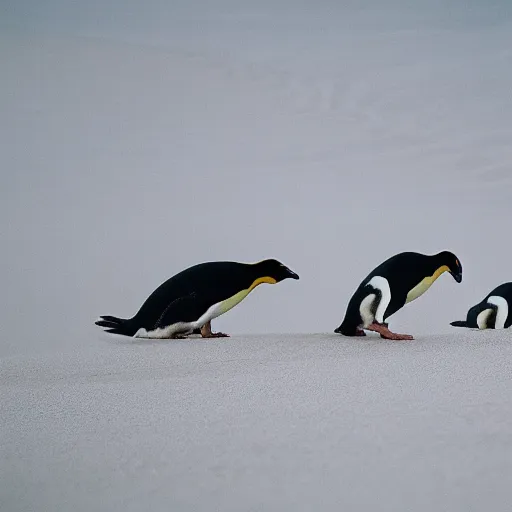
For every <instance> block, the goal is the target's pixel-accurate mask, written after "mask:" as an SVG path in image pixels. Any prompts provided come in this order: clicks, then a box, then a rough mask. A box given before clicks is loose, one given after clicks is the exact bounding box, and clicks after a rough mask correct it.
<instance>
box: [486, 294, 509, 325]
mask: <svg viewBox="0 0 512 512" xmlns="http://www.w3.org/2000/svg"><path fill="white" fill-rule="evenodd" d="M487 302H488V303H489V304H493V305H494V306H498V311H497V312H496V323H495V325H494V328H495V329H504V328H505V322H506V321H507V318H508V302H507V301H506V299H504V298H503V297H500V296H498V295H493V296H492V297H489V298H488V299H487Z"/></svg>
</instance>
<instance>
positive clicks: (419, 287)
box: [334, 251, 462, 340]
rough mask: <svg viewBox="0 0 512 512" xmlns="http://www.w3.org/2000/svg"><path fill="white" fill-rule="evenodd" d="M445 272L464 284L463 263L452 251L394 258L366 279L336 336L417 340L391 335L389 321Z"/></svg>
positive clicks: (381, 265)
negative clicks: (371, 335) (375, 335)
mask: <svg viewBox="0 0 512 512" xmlns="http://www.w3.org/2000/svg"><path fill="white" fill-rule="evenodd" d="M444 272H449V273H450V274H451V275H452V276H453V278H454V279H455V281H457V283H460V282H461V281H462V266H461V264H460V261H459V259H458V258H457V257H456V256H455V254H453V253H451V252H449V251H442V252H440V253H438V254H433V255H427V254H421V253H417V252H402V253H400V254H396V255H395V256H392V257H391V258H389V259H387V260H386V261H384V262H383V263H381V264H380V265H379V266H378V267H376V268H375V269H374V270H372V271H371V272H370V274H368V276H366V277H365V278H364V280H363V281H362V282H361V284H360V285H359V287H358V288H357V289H356V291H355V292H354V295H353V296H352V298H351V299H350V301H349V303H348V306H347V310H346V313H345V318H344V319H343V322H342V323H341V324H340V326H339V327H338V328H336V329H335V331H334V332H335V333H338V334H343V335H345V336H365V335H366V334H365V332H364V330H365V329H366V330H369V331H374V332H378V333H379V334H380V335H381V337H382V338H385V339H389V340H412V339H414V338H413V337H412V336H411V335H409V334H397V333H394V332H391V331H390V330H389V329H388V323H387V319H388V318H389V317H390V316H391V315H393V314H394V313H396V312H397V311H398V310H399V309H401V308H402V307H403V306H405V304H407V303H409V302H411V301H413V300H415V299H417V298H418V297H420V296H421V295H423V294H424V293H425V292H426V291H427V290H428V289H429V288H430V286H431V285H432V284H433V283H434V281H436V279H437V278H438V277H439V276H440V275H441V274H443V273H444Z"/></svg>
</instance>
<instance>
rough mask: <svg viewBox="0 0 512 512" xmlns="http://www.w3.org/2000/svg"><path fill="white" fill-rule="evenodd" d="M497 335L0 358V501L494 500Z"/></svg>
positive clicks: (12, 505)
mask: <svg viewBox="0 0 512 512" xmlns="http://www.w3.org/2000/svg"><path fill="white" fill-rule="evenodd" d="M511 361H512V343H510V335H509V334H507V335H505V334H504V333H503V332H501V333H500V332H489V333H474V332H472V331H468V334H467V336H465V337H463V336H455V335H454V336H437V337H426V338H419V339H417V340H415V341H414V342H408V343H407V342H405V343H390V342H384V341H381V340H380V338H378V337H373V336H372V337H367V338H366V339H364V340H349V339H347V338H341V337H338V336H336V335H334V334H333V335H329V334H324V335H322V334H317V335H309V336H306V335H297V336H293V335H283V336H278V335H274V336H272V335H268V336H243V337H234V338H232V339H228V340H216V341H202V340H191V341H188V342H185V341H184V342H181V341H179V342H176V341H168V342H167V341H163V342H154V343H152V342H151V343H147V342H133V341H131V342H130V341H128V342H127V341H124V340H121V339H120V338H115V339H112V340H111V341H107V339H106V336H105V339H102V340H99V341H98V342H96V343H94V342H93V343H92V345H91V347H90V350H82V351H79V352H75V353H69V352H68V353H56V354H54V355H51V356H47V357H37V358H35V357H34V358H30V357H20V358H16V357H15V358H9V359H4V360H2V363H1V364H2V367H1V381H0V382H1V396H2V416H1V423H0V425H1V428H2V437H1V441H0V443H1V444H0V447H1V452H2V454H3V457H2V464H1V465H0V481H1V482H2V484H1V485H2V493H1V495H2V498H1V504H2V506H1V507H0V508H1V509H2V510H6V511H10V512H17V511H28V510H74V511H82V510H83V511H88V510H97V511H111V510H126V511H134V512H135V511H140V510H162V511H164V510H173V511H174V510H176V511H211V510H222V511H248V510H251V511H252V510H269V511H282V510H300V511H309V510H329V511H330V510H332V511H335V510H357V511H372V510H383V511H384V510H385V511H398V510H400V511H402V510H403V511H406V510H414V511H418V512H422V511H425V512H430V511H432V510H447V511H450V512H452V511H457V512H458V511H460V512H463V511H464V512H466V511H480V510H493V511H499V512H501V511H503V512H505V511H506V510H508V507H509V505H510V500H511V499H512V491H511V488H510V475H511V474H512V457H511V454H512V438H511V436H510V425H511V422H512V399H511V397H512V384H511V379H510V375H511V372H512V362H511Z"/></svg>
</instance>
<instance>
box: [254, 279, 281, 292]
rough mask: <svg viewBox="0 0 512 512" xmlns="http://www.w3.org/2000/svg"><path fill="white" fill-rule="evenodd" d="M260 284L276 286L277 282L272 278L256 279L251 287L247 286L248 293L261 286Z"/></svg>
mask: <svg viewBox="0 0 512 512" xmlns="http://www.w3.org/2000/svg"><path fill="white" fill-rule="evenodd" d="M262 283H267V284H276V283H277V281H276V280H275V279H274V278H273V277H269V276H265V277H258V279H256V281H254V282H253V283H252V284H251V286H249V291H252V290H254V288H256V286H258V285H259V284H262Z"/></svg>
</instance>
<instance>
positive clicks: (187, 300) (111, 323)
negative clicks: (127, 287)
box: [95, 259, 299, 338]
mask: <svg viewBox="0 0 512 512" xmlns="http://www.w3.org/2000/svg"><path fill="white" fill-rule="evenodd" d="M284 279H299V276H298V275H297V274H296V273H295V272H293V271H292V270H290V269H289V268H288V267H286V266H285V265H283V264H282V263H280V262H279V261H277V260H275V259H267V260H264V261H260V262H258V263H238V262H234V261H217V262H207V263H200V264H198V265H194V266H192V267H190V268H188V269H186V270H183V271H182V272H180V273H178V274H176V275H175V276H173V277H171V278H170V279H168V280H167V281H165V282H164V283H163V284H161V285H160V286H159V287H158V288H157V289H156V290H155V291H154V292H153V293H152V294H151V295H150V296H149V297H148V298H147V299H146V301H145V302H144V304H143V305H142V306H141V308H140V309H139V311H138V312H137V314H136V315H135V316H134V317H132V318H129V319H123V318H116V317H114V316H102V317H100V319H99V320H97V321H96V322H95V323H96V325H99V326H100V327H105V328H106V331H107V332H111V333H114V334H124V335H126V336H133V337H137V338H183V337H184V336H186V335H188V334H191V333H194V332H198V329H199V330H200V333H201V335H202V336H203V338H218V337H225V336H227V334H224V333H213V332H212V330H211V321H212V320H213V319H214V318H217V317H219V316H220V315H223V314H224V313H226V312H227V311H229V310H230V309H232V308H233V307H234V306H236V305H237V304H238V303H240V302H241V301H242V300H243V299H244V298H245V297H247V295H249V293H250V292H251V291H252V290H254V288H256V287H257V286H258V285H260V284H262V283H268V284H276V283H279V282H280V281H283V280H284Z"/></svg>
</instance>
